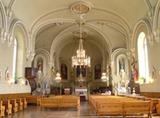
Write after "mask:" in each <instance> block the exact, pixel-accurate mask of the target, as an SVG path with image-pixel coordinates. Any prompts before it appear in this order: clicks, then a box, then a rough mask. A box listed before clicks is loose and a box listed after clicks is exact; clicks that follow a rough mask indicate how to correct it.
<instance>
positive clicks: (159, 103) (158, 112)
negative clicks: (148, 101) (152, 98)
mask: <svg viewBox="0 0 160 118" xmlns="http://www.w3.org/2000/svg"><path fill="white" fill-rule="evenodd" d="M156 112H157V114H160V99H159V100H158V104H157V105H156Z"/></svg>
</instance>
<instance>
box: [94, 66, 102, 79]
mask: <svg viewBox="0 0 160 118" xmlns="http://www.w3.org/2000/svg"><path fill="white" fill-rule="evenodd" d="M100 78H101V64H96V65H95V68H94V79H100Z"/></svg>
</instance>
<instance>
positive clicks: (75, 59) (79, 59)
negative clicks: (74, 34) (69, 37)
mask: <svg viewBox="0 0 160 118" xmlns="http://www.w3.org/2000/svg"><path fill="white" fill-rule="evenodd" d="M81 25H82V23H81V20H80V23H79V29H80V31H79V35H80V36H79V46H78V49H77V51H76V55H75V56H72V67H76V66H80V67H81V66H88V67H90V65H91V58H90V57H89V56H87V55H86V51H85V50H84V49H83V39H82V31H81Z"/></svg>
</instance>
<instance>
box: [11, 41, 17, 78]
mask: <svg viewBox="0 0 160 118" xmlns="http://www.w3.org/2000/svg"><path fill="white" fill-rule="evenodd" d="M16 65H17V39H14V43H13V71H12V72H13V73H12V75H13V78H15V75H16Z"/></svg>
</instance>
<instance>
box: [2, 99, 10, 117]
mask: <svg viewBox="0 0 160 118" xmlns="http://www.w3.org/2000/svg"><path fill="white" fill-rule="evenodd" d="M2 101H3V105H4V106H5V112H6V114H8V115H9V114H12V104H11V102H10V100H8V99H3V100H2Z"/></svg>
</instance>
